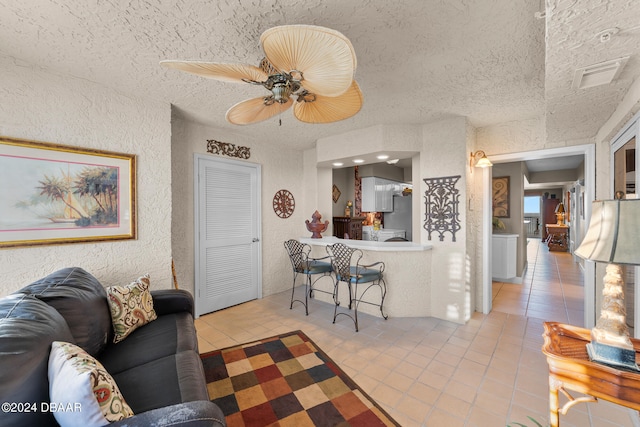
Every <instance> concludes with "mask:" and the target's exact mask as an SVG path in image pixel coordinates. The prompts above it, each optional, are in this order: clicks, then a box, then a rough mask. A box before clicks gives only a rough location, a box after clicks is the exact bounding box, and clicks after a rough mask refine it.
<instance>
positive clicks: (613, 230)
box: [575, 199, 640, 265]
mask: <svg viewBox="0 0 640 427" xmlns="http://www.w3.org/2000/svg"><path fill="white" fill-rule="evenodd" d="M575 254H576V255H577V256H579V257H581V258H584V259H588V260H591V261H599V262H607V263H615V264H631V265H640V199H625V200H596V201H594V202H593V204H592V208H591V221H590V222H589V228H588V230H587V233H586V235H585V236H584V239H583V240H582V243H581V244H580V247H578V249H576V251H575Z"/></svg>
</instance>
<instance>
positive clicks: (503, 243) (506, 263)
mask: <svg viewBox="0 0 640 427" xmlns="http://www.w3.org/2000/svg"><path fill="white" fill-rule="evenodd" d="M491 246H492V252H493V253H492V256H491V276H492V277H493V279H498V280H500V279H512V278H514V277H516V261H517V260H516V255H517V253H518V235H517V234H494V235H493V240H492V242H491Z"/></svg>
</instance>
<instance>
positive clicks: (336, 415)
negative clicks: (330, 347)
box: [201, 331, 399, 427]
mask: <svg viewBox="0 0 640 427" xmlns="http://www.w3.org/2000/svg"><path fill="white" fill-rule="evenodd" d="M201 358H202V363H203V365H204V370H205V374H206V378H207V388H208V390H209V397H210V398H211V401H212V402H214V403H216V404H217V405H218V406H220V408H221V409H222V411H223V412H224V414H225V416H226V419H227V424H228V426H229V427H237V426H245V427H254V426H256V427H257V426H279V427H287V426H291V427H307V426H327V427H328V426H352V427H357V426H362V427H375V426H399V424H398V423H396V422H395V421H394V420H393V419H392V418H391V417H390V416H389V415H388V414H387V413H386V412H385V411H384V410H383V409H382V408H380V407H379V406H378V404H376V403H375V402H374V401H373V399H371V398H370V397H369V396H368V395H367V394H365V393H364V392H363V391H362V390H361V389H360V388H359V387H358V386H357V385H356V383H354V382H353V380H351V378H349V377H348V376H347V375H346V374H345V373H344V372H343V371H342V369H340V368H339V367H338V366H337V365H336V364H335V363H334V362H333V361H332V360H331V359H330V358H329V357H328V356H327V355H326V354H325V353H324V352H323V351H322V350H320V349H319V348H318V346H317V345H315V344H314V343H313V342H312V341H311V340H310V339H309V338H308V337H307V336H306V335H305V334H304V333H302V332H301V331H294V332H289V333H287V334H284V335H279V336H275V337H271V338H266V339H263V340H260V341H255V342H252V343H247V344H243V345H238V346H234V347H229V348H226V349H223V350H216V351H213V352H210V353H206V354H203V355H201Z"/></svg>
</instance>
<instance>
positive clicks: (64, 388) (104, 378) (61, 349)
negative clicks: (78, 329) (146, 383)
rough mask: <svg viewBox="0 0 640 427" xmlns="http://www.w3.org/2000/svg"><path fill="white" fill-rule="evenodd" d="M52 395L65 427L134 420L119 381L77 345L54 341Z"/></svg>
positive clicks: (58, 416)
mask: <svg viewBox="0 0 640 427" xmlns="http://www.w3.org/2000/svg"><path fill="white" fill-rule="evenodd" d="M49 396H50V398H51V405H55V406H56V407H57V408H64V410H63V411H57V410H56V411H54V412H53V416H54V417H55V419H56V421H57V422H58V424H60V425H61V426H82V427H86V426H97V425H105V424H108V423H111V422H113V421H120V420H123V419H125V418H128V417H131V416H132V415H133V411H132V410H131V408H130V407H129V405H127V403H126V402H125V401H124V398H123V397H122V394H121V393H120V390H119V389H118V386H117V385H116V383H115V381H114V380H113V378H112V377H111V375H109V373H108V372H107V371H106V370H105V369H104V367H103V366H102V364H101V363H100V362H98V361H97V360H96V359H94V358H93V357H92V356H90V355H89V354H88V353H87V352H86V351H84V350H83V349H81V348H80V347H78V346H77V345H74V344H70V343H68V342H61V341H54V342H53V344H52V345H51V353H50V354H49Z"/></svg>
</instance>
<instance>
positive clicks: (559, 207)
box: [556, 202, 564, 213]
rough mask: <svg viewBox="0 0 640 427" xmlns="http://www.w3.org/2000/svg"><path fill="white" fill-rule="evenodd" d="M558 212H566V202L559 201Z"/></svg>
mask: <svg viewBox="0 0 640 427" xmlns="http://www.w3.org/2000/svg"><path fill="white" fill-rule="evenodd" d="M556 213H564V204H563V203H562V202H560V203H558V206H556Z"/></svg>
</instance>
